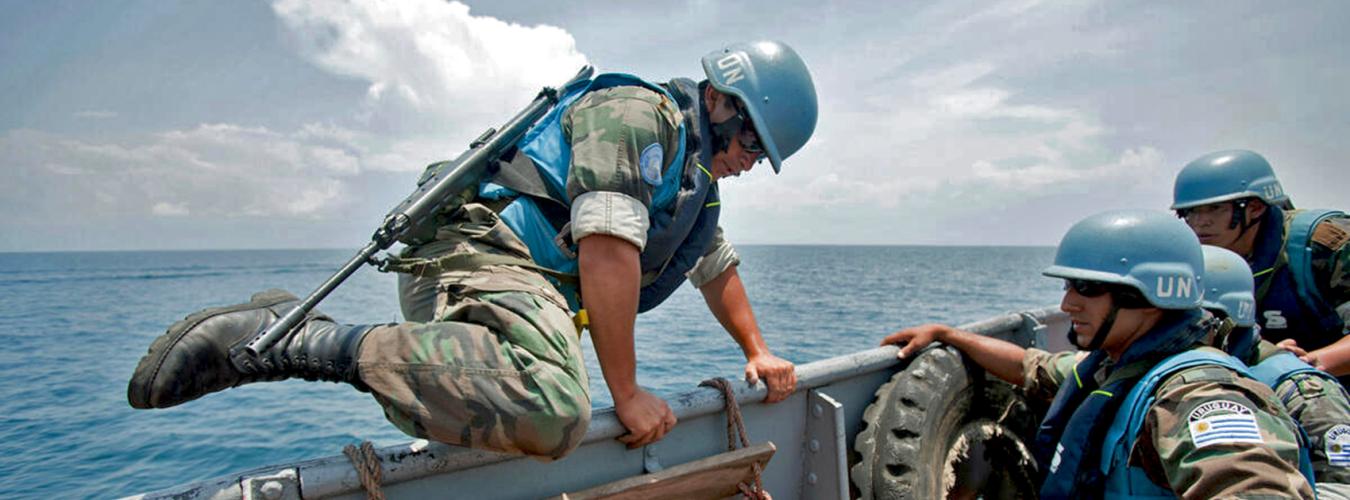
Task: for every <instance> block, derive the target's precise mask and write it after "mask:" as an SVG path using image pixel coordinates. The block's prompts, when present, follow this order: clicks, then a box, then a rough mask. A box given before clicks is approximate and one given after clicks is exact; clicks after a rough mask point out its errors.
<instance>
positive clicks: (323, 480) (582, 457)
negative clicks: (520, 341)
mask: <svg viewBox="0 0 1350 500" xmlns="http://www.w3.org/2000/svg"><path fill="white" fill-rule="evenodd" d="M961 328H962V329H965V330H969V331H973V332H976V333H980V334H984V335H989V336H993V337H997V338H1002V339H1005V340H1009V341H1013V342H1014V343H1018V344H1020V345H1023V346H1041V347H1045V345H1046V343H1047V341H1049V342H1054V339H1056V338H1058V336H1057V335H1053V334H1049V335H1048V334H1047V330H1049V329H1052V328H1053V329H1055V330H1058V331H1064V329H1066V328H1067V325H1066V318H1065V315H1064V314H1063V313H1062V312H1060V311H1059V310H1058V309H1057V308H1042V309H1036V310H1030V311H1025V312H1014V313H1008V314H1004V315H1000V316H995V317H992V318H988V319H984V320H981V321H977V322H974V323H969V324H965V325H962V326H961ZM876 338H877V339H879V338H880V334H878V336H877V337H876ZM896 352H897V349H896V348H895V347H894V346H884V347H876V348H871V349H867V350H863V351H859V352H855V353H852V354H846V355H842V356H837V357H833V358H828V359H824V360H819V361H814V362H810V363H805V364H802V365H799V366H798V367H797V380H798V386H797V390H796V392H795V393H794V394H793V395H792V396H791V397H789V398H788V399H787V400H786V401H783V402H780V403H777V404H774V405H765V404H763V403H761V401H762V400H763V399H764V397H765V395H766V391H765V388H764V387H763V384H759V385H757V386H753V387H752V386H750V385H748V384H747V383H746V382H745V381H744V380H740V379H738V378H729V380H731V382H732V384H731V385H732V387H733V391H734V393H735V397H736V400H737V402H738V403H739V404H740V405H741V409H742V412H743V414H744V415H745V422H746V424H745V425H746V427H747V430H748V432H749V434H750V435H751V441H752V442H762V441H765V440H772V441H774V443H775V444H776V445H777V446H778V448H779V451H778V452H777V454H776V455H775V457H774V459H773V461H771V462H770V463H769V466H768V469H767V470H766V471H765V481H764V483H765V486H766V489H767V490H769V491H770V492H772V493H773V495H774V498H778V499H791V498H799V497H813V496H819V495H810V494H807V493H806V492H805V490H807V489H810V488H815V487H824V488H826V489H824V490H821V491H827V492H832V491H836V490H837V488H838V487H839V486H840V485H829V484H827V485H817V484H815V483H814V481H815V480H816V478H817V477H818V476H817V475H816V472H817V471H810V470H806V469H807V468H808V467H818V466H819V465H817V464H816V462H813V461H811V460H808V459H807V457H806V456H805V455H807V454H808V453H811V451H807V450H808V449H818V448H819V446H818V443H817V442H811V443H809V444H808V443H807V441H809V440H812V439H816V438H813V437H811V436H806V433H807V432H808V431H810V429H808V426H809V425H810V424H808V423H807V422H806V420H807V418H806V414H807V413H808V412H810V411H811V410H810V409H808V406H818V405H816V404H815V403H811V401H815V399H813V398H812V396H813V394H812V393H815V392H820V393H822V394H823V393H825V392H826V391H828V396H827V397H826V398H824V400H826V401H832V400H840V401H841V406H842V408H843V409H842V411H843V418H844V421H845V422H844V427H845V432H844V435H845V439H846V440H847V442H846V443H838V444H839V445H841V446H831V447H828V448H829V449H831V450H835V449H838V451H839V452H840V453H847V452H848V450H852V442H853V437H854V435H855V434H856V432H857V430H858V427H859V421H860V420H861V413H862V411H863V409H864V408H865V407H866V405H867V404H870V403H871V401H872V397H873V394H874V393H875V390H876V388H877V387H880V385H881V384H882V383H884V382H885V381H886V380H888V379H889V378H890V376H891V375H892V374H893V372H894V370H892V368H893V367H895V366H896V365H897V364H898V363H899V362H900V361H899V360H898V359H897V358H896ZM667 402H668V403H669V404H670V407H671V410H672V411H673V412H674V413H675V415H676V417H677V418H679V420H680V423H679V425H677V426H676V427H675V429H672V431H671V432H670V434H668V435H667V436H666V438H665V439H663V440H662V441H659V442H657V443H654V444H652V445H649V446H647V447H645V448H644V449H635V450H628V449H625V447H624V446H623V445H622V444H621V443H619V442H618V441H615V440H614V438H616V437H618V436H619V435H621V434H622V433H623V432H624V431H625V429H624V427H623V426H622V425H621V424H620V423H619V421H618V418H617V417H616V416H615V415H614V409H613V408H612V407H611V408H604V409H598V410H596V411H595V413H594V414H593V416H592V420H591V425H590V428H589V429H588V430H587V433H586V437H585V439H584V440H583V442H582V445H581V446H580V447H579V448H578V450H576V451H574V452H573V453H572V454H571V455H569V456H568V457H565V458H563V459H561V460H558V461H556V462H552V463H547V462H543V461H540V460H535V459H530V458H528V457H522V456H518V455H506V454H501V453H494V452H489V451H482V450H472V449H467V448H462V447H457V446H451V445H446V444H442V443H436V442H429V441H426V440H420V439H419V440H414V441H410V442H407V443H403V444H399V445H394V446H387V447H383V448H379V449H377V450H376V451H377V453H378V454H379V456H380V461H381V463H382V464H383V466H384V470H383V485H382V489H384V491H385V493H386V495H388V496H390V497H391V498H392V497H397V496H405V495H406V496H413V497H416V496H425V495H428V494H432V495H439V496H445V495H446V493H447V490H445V489H444V488H445V487H447V486H448V485H455V487H458V485H460V484H464V483H466V482H467V483H470V484H469V485H466V486H467V487H469V488H470V491H475V490H474V488H475V486H473V485H472V484H475V483H480V481H479V480H478V479H480V478H478V477H476V476H480V475H484V474H486V475H490V476H494V477H501V478H503V479H507V478H510V477H512V476H516V477H518V478H519V477H521V476H533V480H531V481H521V480H519V479H518V480H517V481H515V483H514V484H510V482H509V481H508V482H506V483H503V482H493V481H492V480H484V481H483V482H482V484H484V485H495V486H494V487H492V489H491V490H489V491H478V492H477V493H478V494H476V495H475V497H480V498H481V497H485V496H484V495H486V497H490V498H540V497H544V496H552V495H556V494H559V493H562V492H565V491H576V490H580V489H585V488H586V487H591V486H595V485H598V484H603V483H606V482H610V481H614V480H618V479H622V478H624V477H630V476H633V475H637V474H641V473H643V472H645V471H651V470H657V469H659V468H660V467H661V465H660V464H662V463H666V464H667V465H675V464H678V463H684V462H686V461H690V460H693V459H697V458H702V457H705V456H709V455H712V454H716V453H720V452H722V451H726V450H725V449H726V434H725V426H726V423H725V418H724V417H722V413H723V410H724V402H723V400H722V395H721V393H720V392H719V391H717V390H715V389H711V388H707V387H697V388H694V389H692V390H690V391H688V392H684V393H681V394H678V395H675V396H673V397H670V398H667ZM793 408H798V409H799V411H795V412H792V411H790V410H792V409H793ZM815 411H816V415H819V414H820V411H821V410H820V408H818V407H817V408H815ZM794 435H795V436H794ZM824 439H829V437H828V436H825V437H824ZM817 441H818V439H817ZM841 447H842V449H839V448H841ZM839 459H841V460H842V456H841V457H839ZM597 463H598V464H600V465H599V466H598V467H597V466H595V465H596V464H597ZM475 469H477V470H475ZM819 472H820V476H819V477H826V478H832V479H837V478H835V476H837V475H838V474H832V473H831V472H832V471H831V470H821V471H819ZM466 474H473V475H472V476H470V475H466ZM838 480H842V481H844V483H843V485H842V486H843V487H844V490H843V491H847V477H843V478H842V479H838ZM541 481H542V482H543V483H544V484H545V486H544V488H547V489H540V488H539V487H538V486H534V485H527V484H522V483H527V482H528V483H538V482H541ZM419 483H425V484H419ZM439 483H444V484H439ZM478 487H479V488H481V487H483V486H478ZM246 490H247V491H246ZM363 496H364V490H362V489H361V485H360V481H359V479H358V476H357V474H356V471H355V470H354V469H353V468H352V465H351V463H350V461H349V460H348V459H347V457H346V456H344V455H341V454H337V455H331V456H326V457H320V458H315V459H310V460H304V461H300V462H293V463H288V464H276V465H268V466H263V467H258V468H255V469H250V470H247V471H244V472H240V473H236V474H231V475H228V476H221V477H217V478H213V479H208V480H204V481H199V482H195V483H189V484H184V485H179V486H175V487H171V488H167V489H164V490H159V491H155V492H150V493H145V494H141V495H135V496H132V497H128V498H136V499H142V498H143V499H158V498H180V499H198V498H200V499H206V498H210V499H244V498H332V497H350V498H361V497H363ZM830 496H834V495H830Z"/></svg>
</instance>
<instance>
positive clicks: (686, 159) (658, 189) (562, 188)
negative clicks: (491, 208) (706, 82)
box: [478, 73, 720, 312]
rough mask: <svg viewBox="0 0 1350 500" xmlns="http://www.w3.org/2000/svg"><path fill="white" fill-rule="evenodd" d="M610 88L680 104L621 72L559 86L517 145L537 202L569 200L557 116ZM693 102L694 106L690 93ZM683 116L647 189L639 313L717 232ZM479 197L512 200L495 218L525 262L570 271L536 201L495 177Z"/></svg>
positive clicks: (574, 299) (566, 150)
mask: <svg viewBox="0 0 1350 500" xmlns="http://www.w3.org/2000/svg"><path fill="white" fill-rule="evenodd" d="M617 86H640V87H643V88H646V89H649V90H651V91H653V92H657V93H660V94H662V95H664V96H665V97H666V98H667V99H670V100H671V102H673V103H679V102H680V101H678V100H677V99H676V98H675V96H673V95H672V94H671V92H670V91H668V90H666V89H665V88H662V87H661V86H659V85H656V84H654V83H650V82H647V81H645V80H643V79H641V78H638V77H636V76H633V75H629V74H624V73H604V74H601V75H597V76H596V77H595V78H593V79H591V80H585V81H581V82H576V83H574V84H573V85H570V86H568V87H567V88H565V89H563V91H562V97H560V98H559V100H558V104H557V105H556V106H554V107H553V109H552V110H550V111H549V112H548V113H547V114H545V115H544V117H543V118H542V119H540V121H539V122H538V123H536V124H535V125H534V126H533V127H531V128H530V130H529V131H527V132H526V133H525V135H524V136H523V137H522V138H521V140H520V141H519V142H518V143H517V144H516V146H517V148H518V150H519V151H520V152H521V153H523V154H524V155H525V156H527V157H529V159H530V160H531V163H532V164H533V167H534V168H535V169H536V170H537V172H538V174H539V178H540V179H541V180H542V181H543V184H544V188H545V189H546V190H547V192H548V195H549V200H544V201H542V202H544V203H552V202H557V203H559V204H561V205H562V206H564V207H567V208H571V206H572V200H570V199H568V197H567V175H568V170H569V169H570V168H571V164H572V148H571V144H570V143H569V142H568V139H567V137H566V135H565V134H564V133H563V127H562V119H563V116H564V115H565V114H566V113H567V110H568V109H571V107H572V105H574V104H576V102H577V101H578V100H579V99H580V98H581V97H582V96H584V95H586V94H587V93H588V92H592V91H596V90H600V89H604V88H609V87H617ZM693 103H694V104H695V105H696V104H697V103H698V100H697V98H696V97H695V99H694V100H693ZM681 112H683V113H684V114H685V116H686V117H690V116H692V117H694V118H695V119H694V120H692V122H693V123H695V124H696V123H698V122H699V120H700V119H701V118H699V117H700V116H701V113H699V110H697V109H696V106H687V107H682V108H681ZM690 121H691V120H689V119H687V118H686V120H685V121H684V122H682V123H680V125H679V141H678V144H679V147H678V148H677V149H676V151H674V154H672V155H670V158H671V159H670V161H669V163H667V164H666V165H665V167H664V171H663V172H662V174H661V181H660V183H659V184H658V185H655V186H654V191H653V193H652V200H651V207H650V208H649V214H650V223H651V224H650V226H649V228H648V230H647V245H646V247H645V248H644V249H643V251H642V254H641V256H640V260H641V264H640V266H641V270H642V272H643V275H644V277H647V276H654V278H649V279H644V283H643V286H642V288H641V296H640V297H639V302H638V310H639V312H645V311H647V310H649V309H651V308H652V307H655V306H656V305H657V304H659V303H660V302H661V301H663V300H665V298H666V297H668V296H669V295H670V294H671V293H672V292H673V291H674V290H675V288H677V287H678V286H679V285H680V284H681V283H683V282H684V279H685V276H684V274H685V273H686V272H688V271H689V270H690V269H692V268H693V266H694V264H695V263H696V262H697V261H698V259H699V258H700V257H702V256H703V252H704V251H705V250H707V248H708V245H709V244H710V243H711V242H712V239H713V235H714V234H715V232H716V228H717V218H718V214H719V210H720V207H719V204H718V203H716V201H717V185H716V183H715V182H714V180H713V179H712V177H711V174H708V173H706V171H704V170H703V168H702V166H700V165H698V162H697V156H698V153H697V152H695V153H694V154H692V155H691V154H689V153H688V149H689V147H690V144H691V142H690V140H689V139H690V131H689V130H688V126H687V124H688V123H689V122H690ZM506 168H509V167H506ZM478 196H479V198H482V199H487V200H495V199H502V198H510V197H515V199H514V200H513V201H512V202H511V203H510V204H508V205H507V206H506V208H504V209H502V211H501V213H500V216H501V218H502V221H503V222H504V223H505V224H506V226H507V227H509V228H511V231H513V232H514V233H515V234H516V236H518V237H520V239H521V240H522V241H524V243H525V246H526V247H528V248H529V249H530V256H531V259H532V260H533V261H534V262H535V263H536V264H539V265H541V266H544V267H547V268H549V269H552V270H554V271H557V272H560V273H564V274H576V273H577V260H576V253H575V248H569V247H568V245H566V244H564V243H563V241H564V239H563V238H561V236H564V235H561V234H560V230H561V229H562V228H559V227H555V225H554V224H553V222H551V221H550V220H549V218H548V217H547V216H546V215H545V213H544V211H543V210H541V208H540V206H539V203H541V200H536V199H534V197H532V196H529V195H522V194H521V193H519V192H517V191H516V190H513V189H511V188H509V187H506V186H503V185H500V184H497V183H494V182H484V183H483V184H482V186H481V187H480V189H479V194H478ZM550 200H551V201H550ZM549 280H550V281H553V284H554V285H555V286H556V287H557V288H558V289H559V290H560V291H562V292H563V295H564V296H565V297H566V298H567V302H568V305H569V306H570V307H571V309H572V310H573V311H574V312H575V311H578V310H580V308H581V304H580V299H579V295H578V290H577V289H576V287H574V286H571V285H565V284H563V283H560V282H558V281H556V280H554V279H553V278H549Z"/></svg>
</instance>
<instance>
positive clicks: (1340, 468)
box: [1257, 340, 1350, 492]
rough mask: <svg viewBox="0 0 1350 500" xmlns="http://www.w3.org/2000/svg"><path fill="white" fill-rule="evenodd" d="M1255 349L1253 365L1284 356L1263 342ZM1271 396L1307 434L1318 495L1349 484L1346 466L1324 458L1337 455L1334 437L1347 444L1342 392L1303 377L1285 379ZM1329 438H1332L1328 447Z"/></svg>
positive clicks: (1349, 410)
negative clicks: (1334, 485) (1328, 487)
mask: <svg viewBox="0 0 1350 500" xmlns="http://www.w3.org/2000/svg"><path fill="white" fill-rule="evenodd" d="M1257 348H1258V350H1259V354H1258V359H1257V362H1259V361H1261V360H1264V359H1266V358H1268V357H1270V356H1271V355H1273V354H1276V353H1280V352H1284V351H1282V350H1280V348H1278V347H1275V345H1274V344H1271V343H1270V342H1266V341H1264V340H1263V341H1261V343H1260V344H1259V345H1258V347H1257ZM1275 395H1276V396H1277V397H1278V398H1279V399H1280V401H1283V402H1284V406H1285V409H1286V410H1288V411H1289V415H1290V416H1292V417H1294V420H1296V421H1298V422H1299V424H1301V425H1302V426H1303V431H1304V432H1306V433H1307V434H1308V441H1309V443H1308V445H1309V447H1310V449H1309V450H1308V451H1309V452H1311V455H1312V461H1313V471H1314V472H1316V474H1317V487H1318V490H1319V492H1320V490H1321V489H1322V487H1323V486H1325V485H1327V484H1330V483H1339V484H1350V463H1347V462H1345V461H1342V460H1337V461H1336V462H1338V465H1333V464H1332V461H1331V460H1330V459H1329V457H1328V451H1332V452H1333V453H1335V452H1338V451H1339V446H1340V443H1337V442H1336V441H1338V440H1336V439H1334V438H1335V437H1336V436H1339V435H1345V437H1344V438H1342V439H1344V440H1345V443H1347V444H1350V400H1347V398H1346V392H1345V389H1343V388H1342V387H1341V386H1340V385H1339V384H1336V383H1332V382H1330V381H1328V380H1327V379H1324V378H1322V377H1318V376H1314V375H1309V374H1306V373H1304V374H1298V375H1294V376H1292V377H1289V378H1288V379H1287V380H1285V381H1283V382H1281V383H1280V384H1279V385H1277V386H1276V387H1275ZM1337 427H1340V429H1337ZM1329 437H1330V438H1333V439H1330V441H1332V442H1330V443H1329V442H1328V441H1329V439H1328V438H1329Z"/></svg>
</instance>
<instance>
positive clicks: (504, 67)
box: [0, 0, 1350, 251]
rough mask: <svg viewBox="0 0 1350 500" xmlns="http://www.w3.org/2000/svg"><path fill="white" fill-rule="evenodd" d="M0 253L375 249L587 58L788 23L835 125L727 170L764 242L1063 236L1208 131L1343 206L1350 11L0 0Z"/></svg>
mask: <svg viewBox="0 0 1350 500" xmlns="http://www.w3.org/2000/svg"><path fill="white" fill-rule="evenodd" d="M5 7H6V8H5V10H6V15H5V16H3V17H2V18H0V211H3V213H4V214H6V216H5V217H0V251H64V250H174V249H250V248H353V249H355V248H358V247H360V246H362V245H363V244H364V243H365V242H367V241H368V240H369V237H370V234H371V231H372V230H373V229H374V228H375V226H376V225H377V224H378V223H379V221H380V220H381V219H382V218H383V216H384V214H385V213H387V212H388V210H389V209H390V208H392V207H393V206H394V205H395V204H397V203H398V202H399V201H400V200H402V199H403V198H404V197H405V196H407V195H408V194H409V193H410V192H411V190H412V188H413V186H414V183H415V181H416V179H417V177H418V175H419V174H420V172H421V170H422V169H423V168H424V167H425V166H426V165H428V164H430V163H433V162H436V161H439V160H444V159H449V158H453V157H454V156H456V155H458V154H459V153H460V152H461V151H462V150H463V149H464V148H465V147H466V146H467V144H468V143H469V141H471V140H472V139H473V138H474V137H476V136H477V135H478V134H479V133H481V132H482V131H483V130H485V129H486V128H488V127H491V126H496V125H499V124H500V123H502V122H504V121H506V120H507V119H508V118H509V117H510V116H511V115H513V114H514V113H515V112H516V111H517V110H519V109H520V108H521V107H523V106H524V105H525V104H526V103H528V102H529V100H530V99H531V97H532V96H533V95H534V94H535V93H536V92H537V91H538V90H539V89H540V88H541V87H543V86H550V85H558V84H560V83H562V82H563V81H564V80H566V79H567V78H568V77H570V76H571V75H573V74H574V73H575V72H576V71H577V69H578V68H580V67H581V66H582V65H584V64H591V65H594V66H596V67H597V68H598V69H599V70H601V71H623V72H628V73H633V74H637V75H641V76H643V77H645V78H648V79H650V80H655V81H662V80H666V79H669V78H672V77H691V78H695V79H701V78H703V75H702V68H701V66H700V64H699V59H700V57H702V56H703V55H704V54H705V53H708V52H710V51H713V50H716V49H718V48H720V47H721V46H722V45H724V44H726V43H729V42H734V41H745V40H756V39H777V40H781V41H784V42H786V43H788V44H789V45H791V46H793V47H794V48H795V49H796V50H797V52H798V53H799V54H801V56H802V58H803V59H804V60H805V61H806V63H807V65H808V66H809V67H810V69H811V71H812V75H813V78H814V81H815V85H816V90H817V93H818V95H819V105H820V119H819V123H818V125H817V128H816V132H815V135H814V136H813V137H812V138H811V140H810V142H808V143H807V145H806V146H805V147H804V148H803V149H802V150H801V151H799V152H798V153H797V154H796V155H794V156H792V157H791V158H789V159H787V160H786V161H785V162H784V167H783V172H782V174H781V175H774V174H773V171H772V169H771V168H768V166H767V165H761V166H760V168H756V169H755V170H754V171H752V172H750V173H747V174H745V175H742V176H741V177H739V178H732V179H726V180H723V181H722V182H720V186H721V189H722V199H723V210H722V219H721V223H722V226H723V227H724V229H725V230H726V234H727V236H728V238H729V239H730V240H731V241H732V242H734V243H742V244H866V245H902V244H924V245H934V244H936V245H1055V244H1056V243H1057V242H1058V240H1059V238H1060V236H1062V235H1063V233H1064V231H1065V230H1066V229H1067V228H1068V227H1069V226H1070V225H1072V224H1073V222H1075V221H1077V220H1079V219H1082V218H1083V217H1085V216H1087V215H1090V214H1092V213H1095V212H1099V211H1103V210H1108V209H1117V208H1156V209H1165V208H1166V207H1167V205H1168V204H1169V203H1170V201H1171V189H1172V180H1173V178H1174V177H1175V175H1176V173H1177V171H1178V170H1179V169H1180V168H1181V166H1182V165H1184V164H1185V163H1186V162H1188V161H1190V160H1191V159H1194V158H1196V157H1198V156H1200V155H1203V154H1205V153H1208V152H1211V151H1216V150H1221V149H1233V148H1243V149H1251V150H1254V151H1257V152H1259V153H1261V154H1263V155H1265V156H1266V157H1267V158H1268V159H1269V160H1270V162H1271V164H1272V165H1273V166H1274V168H1275V170H1276V172H1277V175H1278V176H1279V178H1280V179H1281V181H1282V182H1283V183H1284V187H1285V190H1286V191H1287V192H1289V193H1290V194H1291V197H1292V199H1293V200H1294V202H1295V204H1296V205H1298V206H1300V207H1328V208H1340V209H1350V197H1348V196H1346V193H1347V192H1350V191H1348V190H1347V186H1350V168H1347V167H1346V166H1345V162H1346V159H1347V158H1350V140H1347V138H1350V97H1348V95H1347V93H1346V90H1345V89H1347V88H1350V36H1348V35H1346V32H1345V28H1344V20H1345V19H1350V3H1347V2H1338V1H1302V2H1256V1H1197V2H1151V3H1146V2H1080V1H1065V2H1050V1H1039V0H1014V1H1002V2H989V1H943V2H935V1H934V2H929V1H906V2H863V1H857V2H853V1H820V0H810V1H775V2H713V1H701V0H699V1H687V2H679V1H668V2H631V1H603V2H586V1H580V2H556V1H527V2H516V1H507V0H498V1H477V0H473V1H467V2H459V1H452V2H444V1H441V0H401V1H398V2H343V1H335V0H314V1H295V0H278V1H275V2H271V3H267V2H213V1H205V0H185V1H181V2H160V1H137V0H128V1H119V2H92V1H90V2H39V1H17V2H6V4H5Z"/></svg>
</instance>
